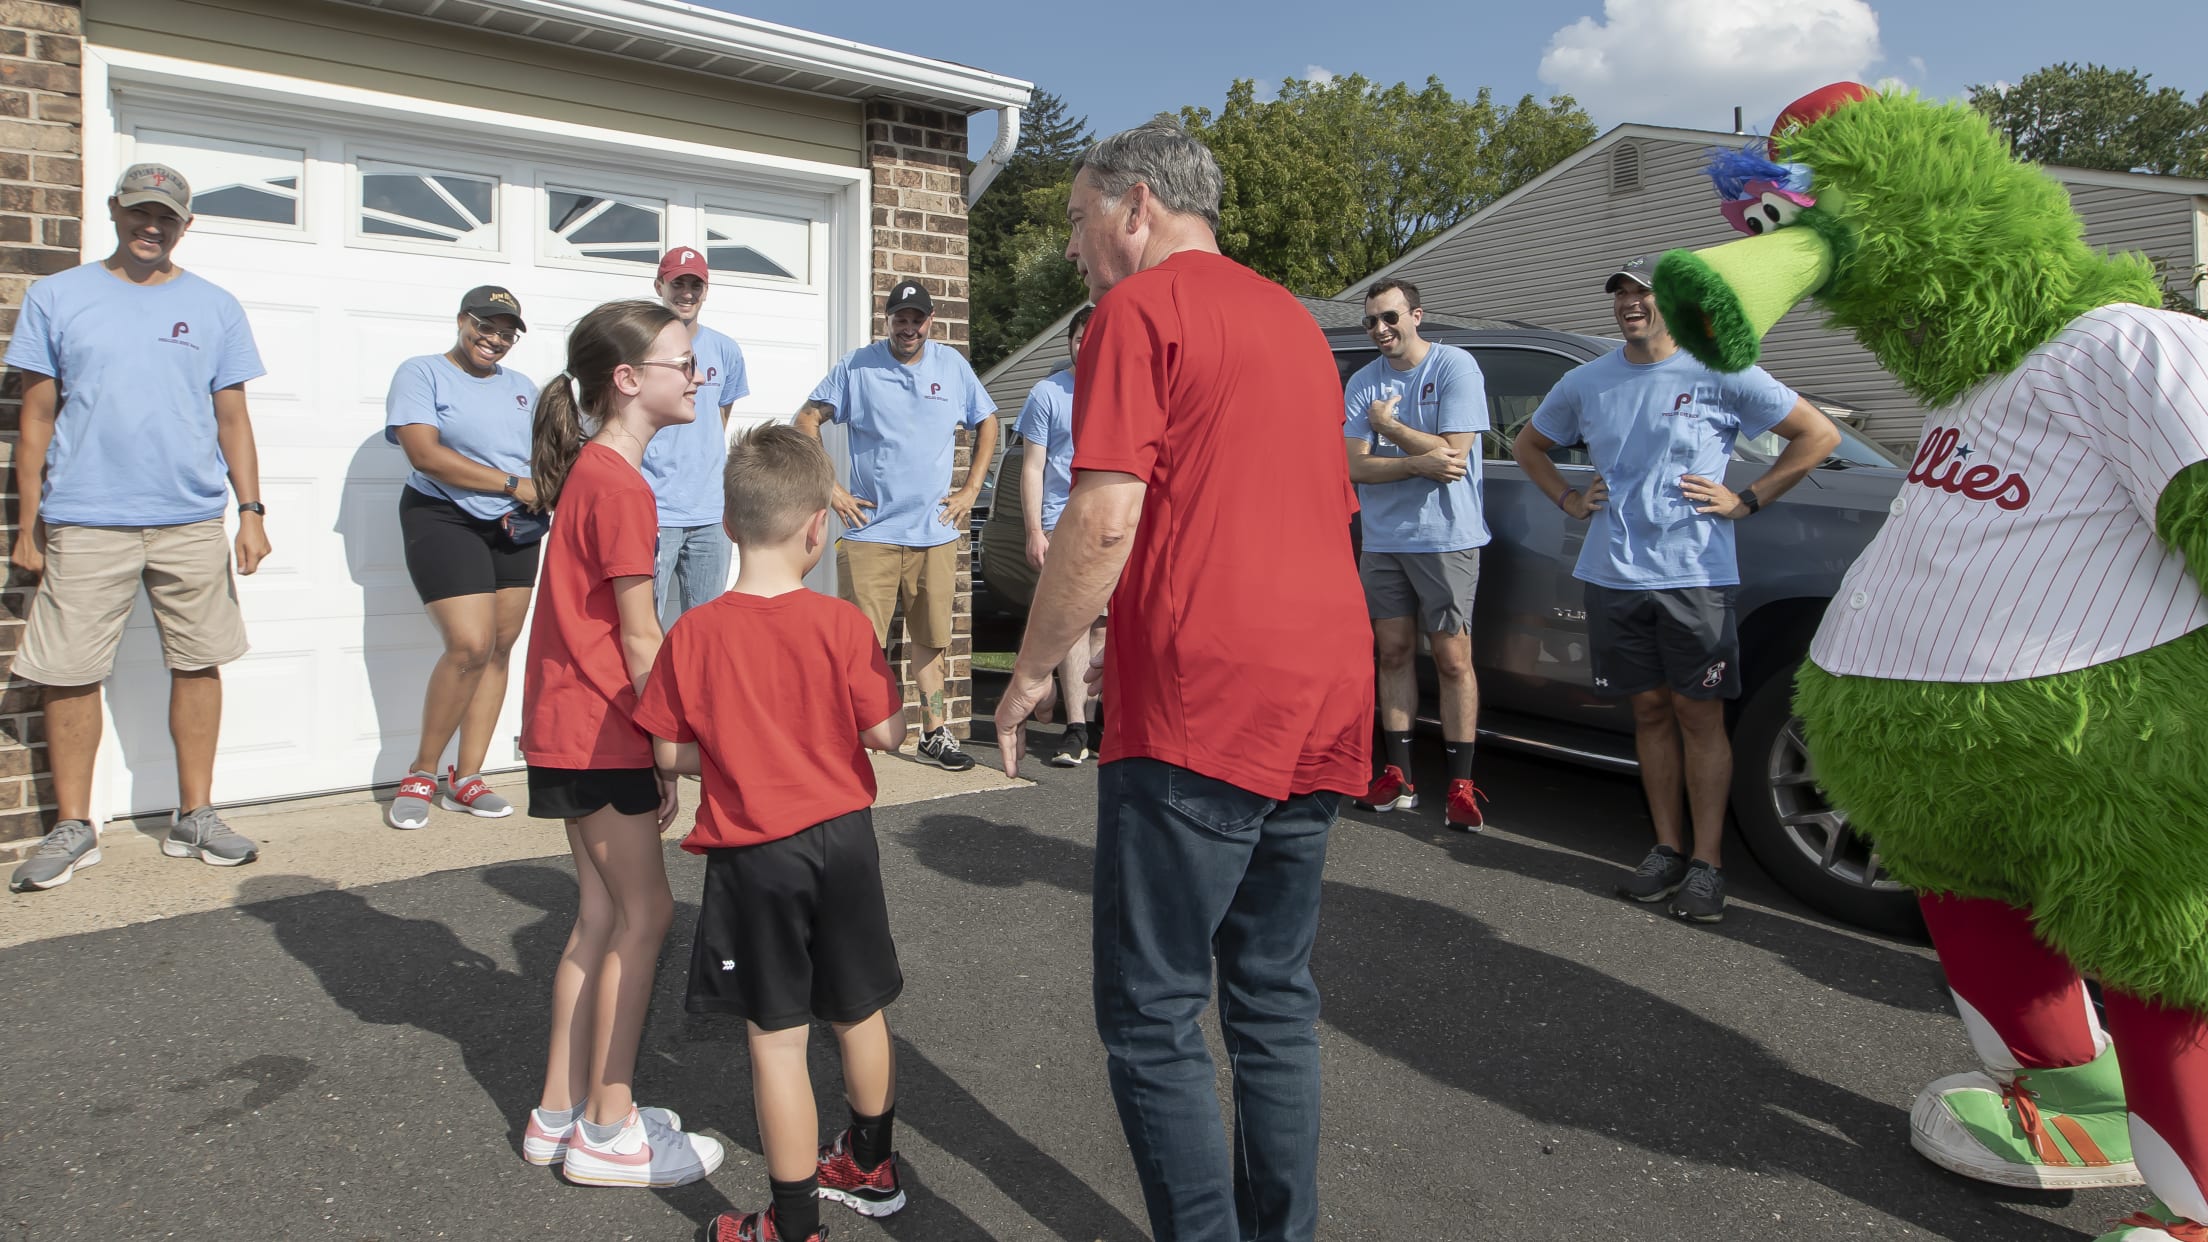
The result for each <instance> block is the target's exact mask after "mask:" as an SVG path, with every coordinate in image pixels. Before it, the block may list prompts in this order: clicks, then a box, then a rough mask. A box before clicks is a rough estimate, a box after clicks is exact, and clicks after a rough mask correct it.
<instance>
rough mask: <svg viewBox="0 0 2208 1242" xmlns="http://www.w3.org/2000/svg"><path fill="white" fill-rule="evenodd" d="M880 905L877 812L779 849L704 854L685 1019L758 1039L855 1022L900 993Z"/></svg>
mask: <svg viewBox="0 0 2208 1242" xmlns="http://www.w3.org/2000/svg"><path fill="white" fill-rule="evenodd" d="M904 988H905V976H904V972H903V971H901V970H899V969H898V968H897V944H896V942H895V941H894V940H892V939H890V935H889V907H888V905H887V904H886V903H885V902H884V901H883V899H882V862H881V854H880V852H879V851H878V850H877V849H876V847H875V844H874V813H873V811H871V810H858V811H853V812H851V813H850V814H849V815H839V816H837V817H836V818H834V819H831V820H829V821H827V822H826V823H822V824H815V825H814V826H812V827H811V828H807V829H806V830H805V831H803V832H800V833H798V834H796V835H795V836H788V837H783V838H782V839H781V840H779V841H769V842H767V843H766V844H765V845H744V846H734V847H728V848H722V849H709V850H707V851H706V852H705V896H704V898H703V899H702V900H701V901H700V902H699V903H698V936H697V940H696V941H695V942H693V943H692V945H691V947H690V988H689V992H688V994H687V995H686V996H685V997H684V998H683V1004H684V1005H685V1006H686V1007H687V1008H688V1009H689V1010H690V1012H692V1013H727V1014H734V1015H736V1016H737V1017H739V1018H746V1019H749V1020H750V1021H752V1022H753V1023H756V1024H757V1025H758V1027H759V1029H760V1030H763V1031H780V1030H787V1029H788V1028H790V1027H793V1026H803V1025H805V1024H806V1023H808V1022H810V1021H812V1020H813V1019H815V1018H818V1019H819V1020H821V1021H823V1022H858V1021H860V1020H862V1019H865V1018H867V1017H870V1016H872V1015H873V1014H874V1013H875V1011H877V1010H879V1009H882V1008H884V1007H885V1006H887V1005H888V1004H889V1003H890V1002H891V1001H893V1000H896V999H897V994H898V993H899V992H902V991H904Z"/></svg>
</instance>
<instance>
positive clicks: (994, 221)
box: [967, 91, 1095, 371]
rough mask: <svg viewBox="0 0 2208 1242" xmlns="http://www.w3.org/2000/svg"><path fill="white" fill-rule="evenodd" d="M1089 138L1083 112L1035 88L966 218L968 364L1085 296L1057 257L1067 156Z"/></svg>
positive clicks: (991, 356) (994, 357) (999, 353)
mask: <svg viewBox="0 0 2208 1242" xmlns="http://www.w3.org/2000/svg"><path fill="white" fill-rule="evenodd" d="M1093 141H1095V139H1094V137H1093V136H1091V134H1090V133H1089V121H1088V118H1087V117H1076V116H1072V115H1069V113H1068V111H1067V109H1066V103H1065V101H1064V100H1063V99H1060V98H1059V97H1058V96H1056V95H1053V94H1051V93H1050V92H1049V91H1037V92H1035V98H1034V100H1033V102H1032V103H1031V104H1030V105H1029V107H1028V109H1027V111H1026V113H1025V115H1023V116H1022V117H1021V119H1020V143H1019V146H1018V147H1017V148H1016V149H1015V150H1014V151H1013V154H1012V158H1011V159H1009V160H1007V161H1006V162H1005V165H1004V168H1003V170H1002V171H1001V172H999V173H998V174H997V179H996V180H995V181H992V182H990V184H989V189H988V190H987V192H985V193H983V194H982V196H981V201H980V202H977V203H975V204H974V207H973V211H972V213H971V214H970V215H969V216H968V217H967V246H968V250H967V268H968V280H969V283H970V285H971V294H972V304H973V326H972V328H971V329H970V337H971V346H972V349H973V359H974V368H975V369H976V370H980V371H986V370H988V369H989V368H990V367H993V366H995V365H996V364H997V363H998V362H999V361H1001V360H1002V359H1003V358H1004V356H1005V355H1007V354H1009V353H1011V352H1012V351H1013V350H1015V349H1018V348H1019V347H1020V346H1022V345H1024V344H1026V343H1027V341H1028V340H1029V339H1030V338H1032V337H1033V336H1034V335H1035V334H1036V333H1037V332H1039V331H1041V330H1042V329H1044V328H1045V327H1048V326H1049V325H1050V324H1051V322H1052V321H1054V320H1056V319H1057V318H1058V317H1059V316H1060V315H1063V314H1065V313H1066V312H1067V311H1069V310H1072V309H1073V308H1074V307H1076V306H1078V305H1080V304H1081V301H1082V299H1083V298H1086V297H1087V296H1088V290H1087V289H1086V287H1084V286H1083V285H1082V283H1081V277H1080V274H1079V273H1078V272H1077V271H1075V269H1074V266H1073V265H1072V264H1071V263H1068V262H1066V260H1065V250H1066V195H1067V192H1068V191H1069V189H1070V188H1071V186H1072V182H1073V164H1074V161H1075V160H1077V159H1079V158H1081V153H1082V152H1083V151H1085V150H1087V149H1088V147H1089V144H1090V143H1091V142H1093ZM1053 247H1055V248H1053Z"/></svg>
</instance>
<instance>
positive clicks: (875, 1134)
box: [851, 1104, 897, 1173]
mask: <svg viewBox="0 0 2208 1242" xmlns="http://www.w3.org/2000/svg"><path fill="white" fill-rule="evenodd" d="M896 1120H897V1106H896V1105H895V1104H892V1105H890V1106H889V1107H888V1108H885V1109H883V1110H882V1115H881V1116H879V1117H861V1116H860V1115H859V1110H857V1109H855V1108H854V1109H852V1110H851V1160H852V1162H853V1163H855V1164H857V1165H858V1166H859V1170H860V1172H863V1173H872V1172H873V1171H874V1170H876V1169H878V1168H880V1167H882V1161H884V1160H887V1159H889V1128H890V1125H891V1124H892V1123H893V1122H895V1121H896Z"/></svg>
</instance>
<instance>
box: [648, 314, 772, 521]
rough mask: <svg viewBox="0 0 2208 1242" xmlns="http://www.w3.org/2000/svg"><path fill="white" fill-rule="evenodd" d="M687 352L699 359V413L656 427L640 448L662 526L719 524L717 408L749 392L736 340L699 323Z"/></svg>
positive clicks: (724, 441)
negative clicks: (646, 443) (655, 430)
mask: <svg viewBox="0 0 2208 1242" xmlns="http://www.w3.org/2000/svg"><path fill="white" fill-rule="evenodd" d="M690 350H691V352H692V353H693V354H695V355H697V359H698V395H697V397H696V398H695V400H696V401H697V410H698V416H697V418H696V419H694V420H692V421H690V422H687V423H683V424H680V425H679V426H674V427H663V428H661V429H660V432H659V434H658V435H656V436H653V437H652V442H651V444H650V445H649V446H648V447H646V448H645V450H644V478H645V481H646V482H649V483H650V484H651V485H652V495H653V496H654V497H655V498H657V499H658V501H659V524H660V525H661V526H718V525H720V523H721V508H722V505H723V504H724V503H725V495H724V493H723V491H722V483H721V469H722V467H723V466H725V465H727V463H728V428H726V427H724V426H722V425H721V407H722V406H724V405H734V404H735V403H736V402H737V401H738V400H739V399H741V398H743V397H747V396H750V395H751V381H750V380H749V379H748V378H746V376H745V374H744V351H743V350H742V349H741V348H739V347H738V346H737V344H736V342H734V341H732V340H730V339H728V338H727V337H726V336H724V335H722V334H721V333H718V332H715V331H714V330H713V329H711V328H708V327H706V326H705V325H704V324H699V325H698V335H697V336H696V337H695V338H693V339H692V340H691V342H690Z"/></svg>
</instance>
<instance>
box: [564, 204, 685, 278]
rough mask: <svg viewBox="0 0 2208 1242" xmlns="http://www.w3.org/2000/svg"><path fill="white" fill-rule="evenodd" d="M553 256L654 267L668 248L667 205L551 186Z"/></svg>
mask: <svg viewBox="0 0 2208 1242" xmlns="http://www.w3.org/2000/svg"><path fill="white" fill-rule="evenodd" d="M544 210H545V227H544V252H545V257H546V258H548V259H588V260H595V261H598V262H602V263H622V264H632V263H633V264H637V265H639V266H642V267H647V268H649V267H653V266H655V265H656V264H657V263H658V262H659V256H660V252H661V251H663V250H665V249H666V242H667V204H666V203H665V202H662V201H660V200H657V199H648V198H620V197H616V196H614V195H610V194H597V193H593V192H590V191H586V190H563V189H561V188H559V187H557V186H548V187H546V189H545V195H544Z"/></svg>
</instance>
